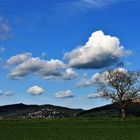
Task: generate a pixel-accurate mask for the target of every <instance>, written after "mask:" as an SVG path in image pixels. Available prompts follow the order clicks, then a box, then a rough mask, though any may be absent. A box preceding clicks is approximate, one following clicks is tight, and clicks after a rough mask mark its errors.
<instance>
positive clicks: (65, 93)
mask: <svg viewBox="0 0 140 140" xmlns="http://www.w3.org/2000/svg"><path fill="white" fill-rule="evenodd" d="M55 97H56V98H72V97H74V94H73V93H72V92H71V90H66V91H59V92H56V93H55Z"/></svg>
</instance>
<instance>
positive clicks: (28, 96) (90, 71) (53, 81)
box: [0, 0, 140, 109]
mask: <svg viewBox="0 0 140 140" xmlns="http://www.w3.org/2000/svg"><path fill="white" fill-rule="evenodd" d="M139 13H140V1H139V0H1V1H0V65H1V67H0V105H6V104H14V103H24V104H53V105H59V106H65V107H70V108H83V109H90V108H93V107H97V106H102V105H105V104H108V103H110V102H109V101H106V100H104V99H91V98H90V97H91V96H90V95H92V94H94V93H96V87H95V86H94V80H95V77H96V75H97V73H99V72H101V71H102V70H103V69H104V68H105V67H108V66H112V65H115V64H117V63H119V62H123V63H124V66H125V68H126V69H129V70H139V69H140V67H139V60H140V48H139V47H140V43H139V40H140V38H139V37H140V28H139V25H140V18H139Z"/></svg>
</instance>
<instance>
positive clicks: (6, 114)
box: [0, 103, 83, 118]
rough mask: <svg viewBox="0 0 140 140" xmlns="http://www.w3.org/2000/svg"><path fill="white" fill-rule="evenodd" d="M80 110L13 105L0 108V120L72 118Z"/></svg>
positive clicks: (51, 106)
mask: <svg viewBox="0 0 140 140" xmlns="http://www.w3.org/2000/svg"><path fill="white" fill-rule="evenodd" d="M82 111H83V110H82V109H70V108H66V107H60V106H53V105H25V104H22V103H20V104H13V105H5V106H0V118H72V117H75V116H76V115H77V114H79V113H80V112H82Z"/></svg>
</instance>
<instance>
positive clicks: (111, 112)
mask: <svg viewBox="0 0 140 140" xmlns="http://www.w3.org/2000/svg"><path fill="white" fill-rule="evenodd" d="M126 115H127V116H140V103H131V104H129V106H128V107H127V109H126ZM114 116H121V110H120V109H119V107H118V105H117V103H114V104H110V105H105V106H102V107H97V108H93V109H90V110H86V111H83V112H80V113H79V114H78V115H77V117H114Z"/></svg>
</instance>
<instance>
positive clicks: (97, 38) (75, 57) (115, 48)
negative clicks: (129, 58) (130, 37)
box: [64, 31, 130, 69]
mask: <svg viewBox="0 0 140 140" xmlns="http://www.w3.org/2000/svg"><path fill="white" fill-rule="evenodd" d="M129 53H130V51H129V50H125V49H124V47H123V46H121V45H120V41H119V38H117V37H114V36H110V35H105V34H104V33H103V31H96V32H94V33H92V35H91V36H90V38H89V40H88V42H87V43H86V44H85V45H84V46H82V47H78V48H76V49H74V50H72V51H71V52H66V53H65V55H64V58H65V59H67V60H68V61H69V66H70V67H75V68H83V69H86V68H89V69H90V68H95V69H98V68H103V67H106V66H110V65H113V64H114V63H116V62H118V60H119V59H120V58H121V57H123V56H126V55H128V54H129Z"/></svg>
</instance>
